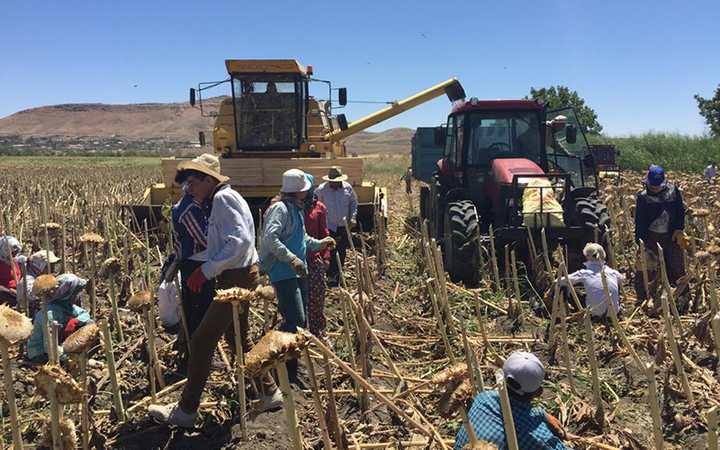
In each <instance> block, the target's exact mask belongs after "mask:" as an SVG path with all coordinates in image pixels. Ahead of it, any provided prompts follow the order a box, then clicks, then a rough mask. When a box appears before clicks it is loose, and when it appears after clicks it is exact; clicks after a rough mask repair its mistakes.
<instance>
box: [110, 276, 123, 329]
mask: <svg viewBox="0 0 720 450" xmlns="http://www.w3.org/2000/svg"><path fill="white" fill-rule="evenodd" d="M109 284H110V292H109V294H110V306H111V308H112V316H113V327H114V328H115V332H116V334H117V338H118V341H119V342H120V343H124V342H125V335H124V334H123V329H122V322H121V320H120V312H119V311H118V303H117V288H116V279H115V274H111V275H110V280H109Z"/></svg>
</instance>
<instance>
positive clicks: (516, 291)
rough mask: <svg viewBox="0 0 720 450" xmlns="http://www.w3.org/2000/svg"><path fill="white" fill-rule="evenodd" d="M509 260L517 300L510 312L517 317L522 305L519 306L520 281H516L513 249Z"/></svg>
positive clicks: (520, 299)
mask: <svg viewBox="0 0 720 450" xmlns="http://www.w3.org/2000/svg"><path fill="white" fill-rule="evenodd" d="M510 261H511V263H510V264H511V266H512V280H513V288H514V289H515V299H516V300H517V301H516V302H515V311H513V312H512V315H514V316H515V317H516V318H519V317H520V315H521V313H522V307H521V306H520V305H521V302H522V294H521V293H520V282H519V281H518V274H517V264H516V261H515V250H513V251H512V252H511V253H510ZM508 309H510V308H508Z"/></svg>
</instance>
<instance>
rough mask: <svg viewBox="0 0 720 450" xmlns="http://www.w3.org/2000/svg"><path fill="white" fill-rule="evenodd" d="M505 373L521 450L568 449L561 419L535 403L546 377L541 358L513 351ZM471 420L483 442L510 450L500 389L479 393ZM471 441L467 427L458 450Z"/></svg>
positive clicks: (460, 434) (458, 440)
mask: <svg viewBox="0 0 720 450" xmlns="http://www.w3.org/2000/svg"><path fill="white" fill-rule="evenodd" d="M502 371H503V375H504V377H505V383H506V385H507V389H508V396H509V397H510V407H511V409H512V416H513V420H514V422H515V433H516V434H517V440H518V447H519V448H520V450H536V449H553V450H562V449H566V448H567V447H565V445H564V444H563V441H562V439H561V438H560V437H559V436H564V431H563V430H562V427H561V426H560V422H559V421H558V419H557V418H555V417H554V416H552V415H551V414H548V413H546V412H545V411H544V410H543V408H541V407H539V406H534V405H533V404H532V401H533V399H535V398H537V397H539V396H540V395H541V394H542V391H543V389H542V383H543V380H544V378H545V368H544V367H543V365H542V363H541V362H540V360H539V359H538V358H537V356H535V355H534V354H532V353H528V352H513V353H512V354H511V355H510V356H509V357H508V358H507V359H506V360H505V364H503V368H502ZM468 418H469V420H470V425H471V426H472V428H473V431H475V435H476V436H477V438H478V439H479V440H481V441H486V442H489V443H492V444H495V445H496V446H497V448H508V443H507V439H506V437H505V427H504V422H503V414H502V409H501V407H500V395H499V393H498V391H497V390H486V391H483V392H481V393H479V394H478V395H477V396H476V397H475V400H474V401H473V404H472V407H471V408H470V411H469V412H468ZM468 442H469V438H468V435H467V432H466V431H465V427H461V428H460V430H459V431H458V434H457V436H456V437H455V450H460V449H462V448H463V447H464V446H465V445H466V444H467V443H468Z"/></svg>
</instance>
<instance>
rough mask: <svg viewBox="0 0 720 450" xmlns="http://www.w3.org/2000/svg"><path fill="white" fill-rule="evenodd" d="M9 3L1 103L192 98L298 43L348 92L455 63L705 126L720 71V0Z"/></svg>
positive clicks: (518, 86)
mask: <svg viewBox="0 0 720 450" xmlns="http://www.w3.org/2000/svg"><path fill="white" fill-rule="evenodd" d="M2 10H3V20H2V27H0V55H3V58H2V62H1V63H0V99H1V100H0V117H1V116H6V115H9V114H11V113H13V112H16V111H18V110H21V109H25V108H29V107H33V106H41V105H46V104H55V103H73V102H105V103H136V102H166V101H181V100H184V99H186V97H187V89H188V88H189V87H191V86H193V85H195V84H196V83H197V82H199V81H209V80H220V79H223V78H224V77H225V76H226V73H225V70H224V64H223V60H224V59H226V58H296V59H298V60H299V61H300V62H301V63H303V64H312V65H313V66H314V68H315V74H316V76H317V77H319V78H324V79H330V80H333V82H334V83H335V85H336V86H346V87H347V88H348V91H349V98H350V100H392V99H399V98H402V97H405V96H408V95H410V94H413V93H414V92H415V91H418V90H421V89H424V88H426V87H429V86H430V85H432V84H434V83H436V82H439V81H442V80H444V79H446V78H449V77H451V76H457V77H459V78H460V80H461V81H462V83H463V85H464V86H465V89H466V91H467V93H468V94H469V95H470V96H476V97H478V98H517V97H522V96H524V95H526V94H527V93H528V92H529V89H530V87H531V86H535V87H543V86H549V85H553V84H565V85H568V86H570V87H571V88H573V89H576V90H577V91H578V92H579V93H580V95H581V96H583V97H584V98H585V99H586V101H587V102H588V104H589V105H590V106H591V107H593V108H594V109H595V110H596V111H597V113H598V116H599V119H600V121H601V123H602V124H603V125H604V126H605V130H606V132H607V133H608V134H612V135H625V134H630V133H639V132H643V131H648V130H656V131H678V132H682V133H692V134H700V133H703V131H704V130H705V125H704V122H703V120H702V118H701V117H700V116H699V115H698V113H697V106H696V103H695V101H694V99H693V94H695V93H700V94H701V95H703V96H711V95H712V93H713V91H714V89H715V88H716V86H718V84H720V33H718V32H717V27H718V24H719V23H720V1H718V0H697V1H692V2H688V1H683V2H681V1H662V0H656V1H644V0H643V1H616V0H606V1H576V0H563V1H556V0H548V1H540V2H539V1H519V0H502V1H492V2H490V1H484V0H464V1H454V0H445V1H442V2H428V1H392V0H386V1H382V2H378V1H332V2H325V1H314V0H305V1H284V0H273V1H267V0H265V1H252V2H248V1H244V0H242V1H241V0H234V1H230V2H226V1H215V2H191V1H181V0H174V1H168V0H158V1H153V0H145V1H135V0H124V1H110V0H97V1H89V0H86V1H73V0H65V1H62V2H61V1H51V0H46V1H35V0H4V1H3V7H2ZM135 85H137V87H134V86H135ZM220 93H221V92H218V94H220ZM376 107H377V106H368V105H351V106H350V107H348V109H347V110H346V111H345V112H346V114H347V115H348V118H349V119H351V120H352V119H354V118H359V117H360V116H361V115H363V114H366V113H369V112H371V111H372V110H373V109H374V108H376ZM448 107H449V104H448V102H447V100H445V99H444V98H442V99H437V100H434V101H432V102H431V103H428V104H426V105H423V106H420V107H418V108H416V109H415V110H412V111H409V112H407V113H405V114H403V115H401V116H398V117H397V118H395V119H393V120H391V121H388V122H385V123H383V124H382V125H379V126H376V127H375V128H374V130H381V129H385V128H389V127H398V126H403V127H410V128H414V127H417V126H427V125H435V124H438V123H440V122H441V121H443V119H444V117H445V116H446V115H447V112H448Z"/></svg>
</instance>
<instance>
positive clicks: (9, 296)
mask: <svg viewBox="0 0 720 450" xmlns="http://www.w3.org/2000/svg"><path fill="white" fill-rule="evenodd" d="M21 249H22V246H21V245H20V242H19V241H18V240H17V239H15V238H14V237H13V236H10V235H6V236H2V237H0V305H4V304H6V305H9V306H15V305H16V304H17V282H18V280H20V278H22V273H21V272H20V266H19V265H18V263H17V261H15V257H16V256H17V255H18V254H19V253H20V250H21Z"/></svg>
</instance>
